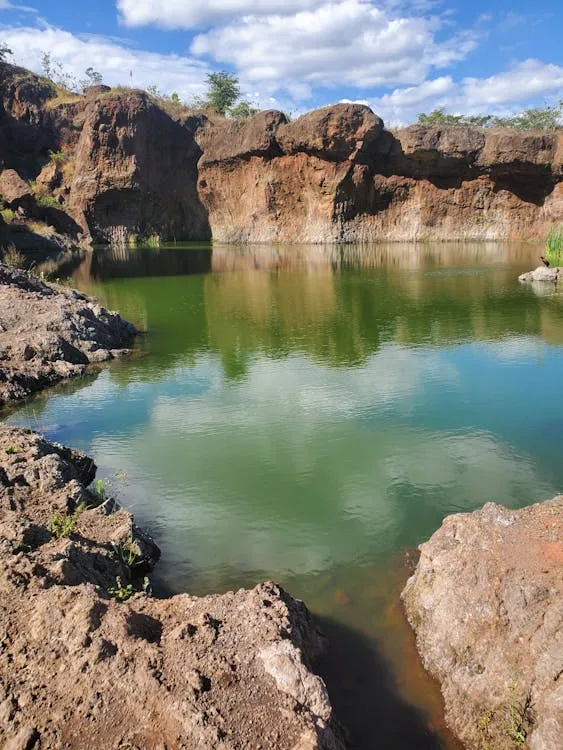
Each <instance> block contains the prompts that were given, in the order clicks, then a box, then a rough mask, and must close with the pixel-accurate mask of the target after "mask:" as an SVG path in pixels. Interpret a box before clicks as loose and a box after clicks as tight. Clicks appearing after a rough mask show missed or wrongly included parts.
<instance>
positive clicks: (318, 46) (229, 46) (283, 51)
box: [191, 0, 476, 88]
mask: <svg viewBox="0 0 563 750" xmlns="http://www.w3.org/2000/svg"><path fill="white" fill-rule="evenodd" d="M440 27H441V23H440V21H439V20H438V19H436V18H435V17H431V18H424V17H421V16H397V15H393V14H391V13H389V12H387V11H384V10H381V9H378V8H376V7H374V6H373V5H372V4H371V3H369V2H367V1H366V0H340V1H339V2H324V3H323V4H322V5H320V6H319V7H317V8H314V9H312V10H305V11H301V12H298V13H295V14H294V15H290V16H282V15H276V14H272V15H268V16H257V15H249V16H247V17H244V18H237V19H235V20H233V21H232V22H231V23H229V24H227V25H225V26H222V27H217V28H214V29H212V30H210V31H208V32H206V33H203V34H200V35H198V36H196V37H195V39H194V41H193V43H192V47H191V51H192V53H193V54H195V55H205V56H209V57H211V58H213V59H215V60H217V61H219V62H222V63H227V64H231V65H233V66H234V67H236V68H237V70H238V71H239V72H240V73H241V75H242V76H243V77H244V78H246V79H248V80H249V81H257V82H264V83H266V84H268V83H271V82H275V84H276V85H277V86H278V87H280V88H281V87H284V86H285V85H287V83H286V82H287V81H293V82H294V83H295V82H296V81H303V82H306V83H309V84H311V85H317V86H319V85H321V86H338V85H343V84H346V85H350V86H354V87H358V88H367V87H371V86H389V85H394V84H395V85H396V84H412V83H419V82H422V81H424V79H425V77H426V75H427V73H428V71H429V70H430V69H431V68H435V67H445V66H447V65H450V64H451V63H452V62H454V61H456V60H460V59H463V58H464V57H465V56H466V55H467V54H468V53H469V52H470V51H471V49H473V48H474V46H475V45H476V38H475V37H474V35H473V34H472V33H470V32H462V33H460V34H455V35H453V36H451V37H450V38H448V39H446V40H445V41H441V42H438V41H437V40H436V33H437V31H438V29H439V28H440Z"/></svg>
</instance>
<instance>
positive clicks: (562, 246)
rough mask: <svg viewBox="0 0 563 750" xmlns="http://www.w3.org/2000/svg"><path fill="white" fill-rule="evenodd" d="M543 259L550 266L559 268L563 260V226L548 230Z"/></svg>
mask: <svg viewBox="0 0 563 750" xmlns="http://www.w3.org/2000/svg"><path fill="white" fill-rule="evenodd" d="M545 257H546V258H547V260H548V261H549V264H550V265H551V266H560V265H561V261H562V260H563V224H562V225H561V226H559V227H552V228H551V229H550V230H549V233H548V235H547V239H546V242H545Z"/></svg>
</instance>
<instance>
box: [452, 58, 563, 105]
mask: <svg viewBox="0 0 563 750" xmlns="http://www.w3.org/2000/svg"><path fill="white" fill-rule="evenodd" d="M559 89H563V67H561V66H560V65H553V64H546V63H543V62H541V61H540V60H525V61H523V62H521V63H518V64H517V65H515V66H514V67H513V68H512V69H511V70H508V71H506V72H504V73H497V74H496V75H493V76H490V77H489V78H465V79H464V80H463V97H464V99H465V101H466V102H467V105H468V107H470V108H474V107H490V106H495V105H498V104H506V103H509V102H515V101H516V102H520V101H526V100H528V99H532V98H534V97H537V96H542V95H546V94H550V93H554V92H556V91H557V90H559Z"/></svg>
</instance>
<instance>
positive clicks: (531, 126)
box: [417, 99, 563, 130]
mask: <svg viewBox="0 0 563 750" xmlns="http://www.w3.org/2000/svg"><path fill="white" fill-rule="evenodd" d="M417 122H418V124H419V125H426V126H428V127H437V126H440V125H470V126H472V127H476V128H491V127H503V128H516V129H517V130H557V128H561V127H563V99H562V100H561V101H560V102H559V103H558V104H555V105H547V104H546V105H545V106H544V107H531V108H530V109H525V110H523V111H522V112H520V113H519V114H517V115H513V116H512V117H495V116H494V115H453V114H451V113H449V112H446V110H445V109H444V108H443V107H441V108H439V109H434V110H433V111H432V112H430V113H429V114H426V113H425V112H421V113H420V114H419V115H418V120H417Z"/></svg>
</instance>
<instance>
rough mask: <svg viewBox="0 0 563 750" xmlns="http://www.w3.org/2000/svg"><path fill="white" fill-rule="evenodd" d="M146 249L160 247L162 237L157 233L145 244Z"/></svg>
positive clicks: (148, 238)
mask: <svg viewBox="0 0 563 750" xmlns="http://www.w3.org/2000/svg"><path fill="white" fill-rule="evenodd" d="M143 245H144V246H145V247H152V248H157V247H160V236H159V235H158V234H157V233H156V232H155V233H154V234H151V236H150V237H147V239H146V240H145V241H144V242H143Z"/></svg>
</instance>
